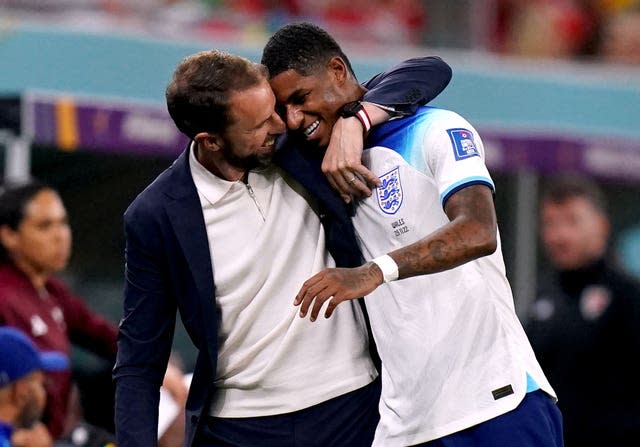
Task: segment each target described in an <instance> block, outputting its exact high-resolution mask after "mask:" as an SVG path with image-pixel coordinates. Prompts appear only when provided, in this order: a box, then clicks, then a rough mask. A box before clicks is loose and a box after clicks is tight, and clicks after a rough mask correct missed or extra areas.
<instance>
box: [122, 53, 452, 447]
mask: <svg viewBox="0 0 640 447" xmlns="http://www.w3.org/2000/svg"><path fill="white" fill-rule="evenodd" d="M425 62H427V65H428V64H429V63H430V61H425ZM432 62H433V63H435V64H437V65H438V66H440V67H442V68H444V70H443V73H442V74H443V76H444V78H446V81H448V76H447V75H448V74H450V71H448V67H447V66H446V64H444V62H442V61H441V60H439V59H438V60H437V61H436V60H434V61H432ZM431 66H433V64H431ZM402 71H403V70H397V71H396V72H395V74H394V73H393V71H392V72H390V75H391V77H393V76H395V75H398V74H400V76H401V78H402V79H405V80H407V76H402V74H401V72H402ZM411 72H412V73H416V67H415V66H412V67H411ZM417 72H419V70H418V71H417ZM382 78H384V76H383V77H382ZM405 83H406V85H408V86H411V85H414V84H413V83H411V82H405ZM444 85H446V82H444V84H443V83H441V82H440V80H437V81H436V86H435V87H434V88H431V89H430V88H425V89H424V91H425V92H426V93H425V94H424V95H422V93H420V94H419V95H417V96H418V97H424V98H425V100H428V99H430V97H432V96H435V94H437V93H439V91H440V90H441V89H442V88H444ZM434 91H435V92H436V93H435V94H434ZM371 93H373V90H372V91H371ZM373 96H375V95H373ZM412 96H413V97H414V99H418V98H416V95H412ZM166 98H167V107H168V110H169V113H170V115H171V117H172V118H173V120H174V122H175V124H176V126H177V127H178V128H179V129H180V130H181V131H182V132H183V133H184V134H185V135H187V136H189V138H190V139H191V142H190V144H189V146H188V147H187V148H186V150H185V151H184V152H183V153H182V154H181V155H180V156H179V158H178V159H177V160H176V161H175V163H174V164H173V165H172V166H171V167H170V168H169V169H167V170H166V171H165V172H164V173H162V174H161V175H160V176H159V177H158V178H157V179H156V180H155V181H154V182H153V183H152V184H151V185H149V186H148V187H147V188H146V189H145V191H143V192H142V193H141V194H140V195H139V196H138V197H137V198H136V199H135V200H134V202H133V203H132V204H131V205H130V207H129V208H128V209H127V211H126V213H125V233H126V242H127V243H126V261H127V262H126V286H125V300H124V317H123V319H122V321H121V323H120V332H119V337H118V357H117V362H116V366H115V368H114V377H115V383H116V432H117V437H118V445H119V446H120V447H130V446H145V447H146V446H149V447H150V446H153V445H156V443H157V414H158V412H157V411H158V400H159V393H158V389H159V385H160V382H159V379H161V374H160V373H161V372H163V371H164V368H165V366H166V363H167V360H168V357H169V354H170V348H171V339H172V336H173V330H174V325H175V318H176V310H177V309H178V310H179V312H180V316H181V318H182V321H183V323H184V326H185V328H186V330H187V332H188V333H189V335H190V337H191V339H192V341H193V343H194V345H195V346H196V348H197V349H198V351H199V353H198V359H197V362H196V366H195V370H194V373H193V379H192V381H191V385H190V391H189V398H188V400H187V405H186V414H187V427H186V430H187V440H186V444H187V445H193V446H201V447H210V446H218V445H224V446H238V447H245V446H258V445H269V446H285V445H286V446H293V447H296V446H297V447H308V446H318V447H324V446H330V445H335V446H350V447H368V446H369V445H370V443H371V440H372V438H373V433H374V431H375V426H376V424H377V420H378V414H377V407H376V404H377V401H378V398H379V389H380V388H379V382H378V381H376V380H375V379H376V377H377V372H376V370H375V368H374V364H373V362H372V360H371V358H370V357H369V352H368V334H367V330H366V327H365V319H364V315H363V313H362V312H361V309H360V306H359V304H358V303H357V302H355V301H352V302H350V303H347V304H346V305H345V306H343V307H342V308H341V309H340V310H338V311H337V312H336V315H335V318H332V319H331V320H326V321H325V322H323V324H321V325H317V326H318V327H314V325H313V324H312V323H310V322H309V321H307V320H302V319H300V318H298V317H297V310H296V309H295V308H294V307H293V306H291V302H292V301H293V299H294V297H295V295H296V293H297V291H298V289H299V287H300V285H301V284H302V282H303V281H304V280H305V279H306V278H307V277H308V276H310V275H311V274H313V273H316V272H318V271H320V270H321V269H323V268H325V267H333V266H335V265H336V264H339V265H349V264H351V265H357V263H359V262H360V253H359V250H358V249H357V244H356V241H355V235H354V233H353V227H352V226H351V220H350V218H349V216H348V214H347V211H346V208H345V206H344V203H343V202H342V201H341V200H340V197H339V196H338V195H337V194H336V193H335V192H334V191H333V190H332V189H331V188H330V187H329V185H328V184H327V183H326V180H325V178H324V176H322V174H321V172H320V170H319V168H317V166H319V162H320V160H315V161H317V164H316V165H314V166H315V167H316V169H313V170H312V169H311V168H310V167H308V166H306V164H312V163H311V162H312V161H311V160H308V159H306V158H305V157H304V156H300V157H298V158H296V154H297V152H295V151H294V150H293V149H292V147H291V145H289V146H287V147H282V148H281V149H279V150H278V151H277V152H276V139H277V138H278V137H279V136H280V134H282V133H283V132H284V131H285V126H284V123H283V122H282V120H281V118H280V117H279V116H278V115H277V114H276V113H275V110H274V106H275V97H274V95H273V92H272V91H271V88H270V86H269V83H268V81H267V73H266V69H265V68H264V67H263V66H261V65H258V64H254V63H252V62H250V61H248V60H246V59H244V58H241V57H238V56H233V55H230V54H227V53H223V52H219V51H215V50H213V51H203V52H200V53H196V54H193V55H191V56H189V57H187V58H185V59H184V60H183V61H182V62H181V63H180V64H179V65H178V67H177V68H176V70H175V72H174V74H173V77H172V80H171V82H170V84H169V86H168V87H167V92H166ZM391 103H392V104H393V103H394V101H393V100H392V101H391ZM384 114H385V115H386V112H384ZM356 126H357V123H356ZM357 132H358V133H359V136H360V138H362V131H361V130H360V129H357ZM272 158H273V160H274V162H275V163H274V164H272V163H271V161H272ZM285 167H286V170H285ZM295 175H303V176H304V177H303V178H301V179H300V182H298V181H296V180H294V176H295ZM305 181H306V183H305V186H307V188H308V189H305V188H304V187H303V186H302V185H301V183H302V182H305ZM323 182H324V183H323ZM308 191H309V192H308ZM310 192H311V193H313V194H315V196H316V197H315V198H312V196H311V194H310ZM323 224H326V225H324V226H323ZM325 228H326V236H325ZM349 231H351V233H349ZM350 235H351V236H352V237H351V238H350V237H349V236H350ZM328 250H329V251H328ZM329 252H330V253H331V254H329Z"/></svg>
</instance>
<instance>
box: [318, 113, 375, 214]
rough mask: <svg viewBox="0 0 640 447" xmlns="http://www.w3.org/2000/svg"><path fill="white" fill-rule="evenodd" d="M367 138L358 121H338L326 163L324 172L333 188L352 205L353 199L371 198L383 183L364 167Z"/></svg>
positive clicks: (323, 165)
mask: <svg viewBox="0 0 640 447" xmlns="http://www.w3.org/2000/svg"><path fill="white" fill-rule="evenodd" d="M363 147H364V135H363V129H362V124H360V121H358V119H357V118H355V117H349V118H338V120H337V121H336V124H335V125H334V126H333V130H332V132H331V140H330V141H329V146H327V152H326V153H325V156H324V159H323V160H322V172H324V174H325V175H326V176H327V179H328V180H329V183H330V184H331V186H332V187H333V188H334V189H335V190H336V191H338V192H339V193H340V195H341V196H342V199H343V200H344V201H345V202H347V203H349V202H350V201H351V197H352V196H355V197H369V196H370V195H371V188H373V187H375V186H378V185H379V184H380V179H379V178H378V177H377V176H375V175H374V174H373V173H372V172H371V171H369V170H368V169H367V168H365V167H364V166H363V165H362V149H363Z"/></svg>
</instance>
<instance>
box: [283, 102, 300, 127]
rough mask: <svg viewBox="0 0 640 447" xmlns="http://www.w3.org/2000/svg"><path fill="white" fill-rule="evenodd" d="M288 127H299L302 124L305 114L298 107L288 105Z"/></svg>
mask: <svg viewBox="0 0 640 447" xmlns="http://www.w3.org/2000/svg"><path fill="white" fill-rule="evenodd" d="M286 119H287V127H288V128H289V129H290V130H296V129H299V128H300V126H302V122H303V120H304V116H303V114H302V112H301V111H300V109H299V108H298V107H291V106H288V107H287V116H286Z"/></svg>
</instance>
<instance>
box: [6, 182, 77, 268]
mask: <svg viewBox="0 0 640 447" xmlns="http://www.w3.org/2000/svg"><path fill="white" fill-rule="evenodd" d="M2 243H3V245H4V246H5V248H6V249H7V251H8V252H9V254H10V255H11V257H12V259H13V260H14V262H15V263H16V265H18V266H19V267H21V268H23V269H26V270H27V273H36V274H43V273H44V274H47V273H52V272H56V271H59V270H62V269H64V268H65V267H66V265H67V262H68V260H69V256H70V254H71V229H70V228H69V222H68V221H67V211H66V210H65V208H64V205H63V203H62V200H60V197H59V196H58V194H56V193H55V192H54V191H52V190H50V189H43V190H41V191H40V192H38V193H37V194H36V195H35V196H33V198H32V199H31V200H30V201H29V202H28V203H27V204H26V206H25V209H24V218H23V219H22V222H20V224H19V225H18V228H17V229H16V231H14V230H12V229H11V228H8V227H6V226H5V227H3V228H2Z"/></svg>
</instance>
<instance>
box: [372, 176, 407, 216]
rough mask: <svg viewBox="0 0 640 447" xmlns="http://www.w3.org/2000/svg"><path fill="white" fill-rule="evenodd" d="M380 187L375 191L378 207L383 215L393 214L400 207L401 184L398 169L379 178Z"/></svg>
mask: <svg viewBox="0 0 640 447" xmlns="http://www.w3.org/2000/svg"><path fill="white" fill-rule="evenodd" d="M380 182H381V184H380V186H378V188H377V189H376V194H377V197H378V206H379V207H380V209H381V210H382V212H384V213H385V214H395V213H396V212H397V211H398V209H400V205H402V197H403V194H402V183H401V182H400V171H399V168H395V169H393V170H391V171H389V172H387V173H386V174H384V175H381V176H380Z"/></svg>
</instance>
